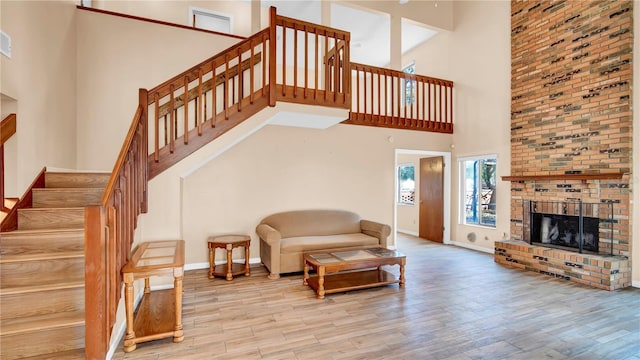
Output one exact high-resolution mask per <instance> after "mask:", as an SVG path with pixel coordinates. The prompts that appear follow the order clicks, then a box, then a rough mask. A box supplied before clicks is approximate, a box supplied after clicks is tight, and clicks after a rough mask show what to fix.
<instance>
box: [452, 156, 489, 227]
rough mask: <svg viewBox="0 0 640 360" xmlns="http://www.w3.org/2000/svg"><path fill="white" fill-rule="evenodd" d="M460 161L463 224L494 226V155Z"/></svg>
mask: <svg viewBox="0 0 640 360" xmlns="http://www.w3.org/2000/svg"><path fill="white" fill-rule="evenodd" d="M458 161H459V163H460V185H461V186H460V189H461V192H462V193H461V194H460V195H461V196H460V198H461V199H462V201H461V206H460V219H461V222H462V223H464V224H476V225H483V226H490V227H495V226H496V165H497V158H496V156H495V155H488V156H483V157H473V158H464V159H459V160H458Z"/></svg>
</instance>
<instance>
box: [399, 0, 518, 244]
mask: <svg viewBox="0 0 640 360" xmlns="http://www.w3.org/2000/svg"><path fill="white" fill-rule="evenodd" d="M453 8H454V14H455V17H454V30H453V31H451V32H446V31H442V32H440V33H439V34H438V35H436V36H435V37H434V38H432V39H431V40H429V41H428V42H426V43H425V44H424V45H423V46H421V47H419V48H417V49H415V50H414V51H411V52H410V53H408V54H407V55H406V56H405V57H404V59H403V63H407V62H409V61H411V60H415V61H416V73H418V74H424V75H428V76H434V77H439V78H444V79H448V80H452V81H453V82H454V100H453V107H454V110H453V113H454V135H453V137H452V144H453V145H454V146H455V148H454V149H453V150H452V156H453V159H452V160H453V164H452V167H453V168H452V198H451V203H452V204H451V205H452V206H451V212H452V213H451V218H452V222H453V231H452V240H453V241H454V243H457V244H459V245H462V246H468V247H473V248H479V249H482V250H484V251H487V252H492V251H493V244H494V241H495V240H500V239H502V238H503V234H504V233H506V234H508V233H509V224H510V196H511V193H510V184H509V183H508V182H502V181H500V180H499V179H498V188H497V214H498V219H497V225H496V228H495V229H492V228H486V227H477V226H468V225H463V224H459V223H458V218H459V216H458V211H459V208H460V206H459V201H460V200H459V199H460V197H459V191H460V190H459V183H458V178H459V171H458V164H457V161H456V157H460V156H472V155H483V154H497V155H498V173H497V175H498V176H503V175H508V174H509V172H510V132H509V129H510V101H511V100H510V87H511V86H510V84H511V77H510V76H511V75H510V68H511V62H510V59H511V53H510V49H511V42H510V41H511V38H510V34H511V32H510V19H511V18H510V3H509V2H507V1H455V2H453ZM488 19H490V21H488ZM469 233H475V235H476V239H477V240H476V241H475V242H470V241H468V240H467V234H469Z"/></svg>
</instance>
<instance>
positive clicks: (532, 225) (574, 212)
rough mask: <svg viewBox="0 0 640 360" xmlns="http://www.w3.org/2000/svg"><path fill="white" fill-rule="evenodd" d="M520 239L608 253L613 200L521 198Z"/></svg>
mask: <svg viewBox="0 0 640 360" xmlns="http://www.w3.org/2000/svg"><path fill="white" fill-rule="evenodd" d="M522 208H523V215H524V216H523V220H524V223H523V225H524V226H523V231H524V233H523V239H524V240H525V241H527V242H528V243H529V244H532V245H539V246H545V247H551V248H559V249H563V250H567V251H574V252H578V253H592V254H611V253H612V249H613V247H612V244H611V239H613V204H611V203H584V202H582V201H580V200H577V201H535V200H523V206H522Z"/></svg>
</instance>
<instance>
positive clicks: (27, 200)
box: [0, 167, 47, 232]
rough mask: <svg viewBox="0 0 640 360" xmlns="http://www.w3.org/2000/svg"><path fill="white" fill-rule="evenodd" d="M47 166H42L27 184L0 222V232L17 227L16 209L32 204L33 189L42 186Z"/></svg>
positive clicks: (28, 206)
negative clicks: (29, 183)
mask: <svg viewBox="0 0 640 360" xmlns="http://www.w3.org/2000/svg"><path fill="white" fill-rule="evenodd" d="M46 171H47V168H46V167H44V168H42V170H41V171H40V173H39V174H38V176H36V178H35V180H33V182H32V183H31V185H29V187H28V188H27V190H26V191H25V192H24V194H23V195H22V197H21V198H20V200H18V202H17V203H16V204H15V205H14V206H13V208H11V211H9V213H8V214H7V216H6V217H5V218H4V219H3V220H2V223H0V232H7V231H14V230H17V229H18V210H19V209H25V208H30V207H31V205H32V204H33V189H41V188H44V176H45V172H46Z"/></svg>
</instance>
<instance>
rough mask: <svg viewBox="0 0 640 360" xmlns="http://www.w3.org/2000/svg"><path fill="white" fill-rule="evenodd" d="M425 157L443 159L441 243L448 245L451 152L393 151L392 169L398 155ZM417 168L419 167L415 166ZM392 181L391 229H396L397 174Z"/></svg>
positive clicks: (396, 162) (449, 239) (395, 241)
mask: <svg viewBox="0 0 640 360" xmlns="http://www.w3.org/2000/svg"><path fill="white" fill-rule="evenodd" d="M401 154H403V155H425V156H426V157H429V156H442V157H443V158H444V171H443V172H444V173H443V177H444V179H443V182H444V184H443V186H444V187H443V192H444V209H443V211H444V213H443V216H444V217H443V223H444V231H443V234H442V243H443V244H450V243H451V227H452V226H453V224H452V223H451V168H452V164H451V152H444V151H427V150H412V149H395V156H394V160H393V162H394V169H397V168H398V155H401ZM416 167H417V168H419V167H420V166H419V165H418V166H416ZM393 178H394V180H393V188H394V194H393V198H392V199H391V201H392V204H393V228H394V229H398V207H397V205H396V194H395V189H397V188H398V174H397V173H396V174H395V175H394V177H393ZM396 232H397V230H396V231H394V232H393V246H394V247H395V246H397V239H396Z"/></svg>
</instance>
